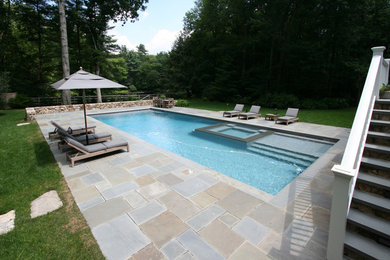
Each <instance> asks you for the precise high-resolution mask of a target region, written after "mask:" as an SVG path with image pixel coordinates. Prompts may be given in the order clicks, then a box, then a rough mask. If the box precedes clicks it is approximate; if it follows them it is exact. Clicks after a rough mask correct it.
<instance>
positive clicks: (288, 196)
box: [87, 107, 347, 207]
mask: <svg viewBox="0 0 390 260" xmlns="http://www.w3.org/2000/svg"><path fill="white" fill-rule="evenodd" d="M147 110H156V111H162V112H169V113H177V114H183V115H189V116H196V117H201V118H206V119H212V120H217V121H222V122H225V123H232V121H231V118H230V120H229V119H227V118H226V117H223V118H216V117H213V116H205V115H196V114H192V113H191V112H183V111H173V109H164V108H156V107H143V108H140V107H137V108H133V109H123V110H120V111H114V112H108V111H103V112H100V111H94V112H92V113H88V114H87V116H89V117H90V118H92V119H94V120H96V121H97V122H99V123H102V124H104V123H103V122H101V121H99V120H97V119H95V118H93V117H91V116H95V115H107V114H116V113H127V112H137V111H147ZM199 110H200V109H199ZM258 119H260V118H258ZM247 121H248V120H247ZM247 121H242V122H241V121H239V122H234V123H236V124H242V125H249V126H256V125H253V124H250V122H247ZM105 125H106V124H105ZM110 127H112V126H110ZM257 127H259V126H257ZM112 128H114V129H116V130H118V131H120V132H122V134H123V135H124V134H128V135H130V134H129V133H127V132H124V131H122V130H120V129H117V128H115V127H112ZM261 128H264V129H267V130H269V131H274V132H281V133H284V134H291V135H298V136H301V137H305V138H312V139H316V140H324V141H328V142H332V143H333V145H332V147H330V148H329V149H328V150H327V151H326V152H325V153H324V154H323V155H322V156H320V157H319V158H318V159H317V160H315V161H314V162H313V163H312V164H311V165H310V166H309V167H308V168H306V170H305V171H303V172H302V173H301V174H299V175H298V176H297V177H296V178H295V179H294V180H292V181H291V182H290V183H289V184H287V185H286V186H285V187H284V188H283V189H281V190H280V191H279V192H278V193H277V194H275V195H272V194H269V193H267V192H265V191H262V190H260V189H257V188H255V187H253V186H251V185H249V184H246V183H243V182H241V181H239V180H236V179H234V178H232V177H230V176H227V175H225V174H223V173H220V172H218V171H215V170H213V169H210V168H208V167H207V166H204V165H201V164H199V163H197V162H194V161H192V160H190V159H187V158H185V157H183V156H181V155H178V154H175V153H173V152H170V151H168V150H165V149H164V148H161V147H159V146H156V145H154V144H151V143H149V142H147V141H144V140H142V139H140V138H138V137H135V136H132V135H131V136H132V137H135V138H137V139H139V140H142V141H143V142H146V143H148V144H150V145H152V146H154V147H155V149H159V150H160V149H161V150H162V151H164V152H165V153H168V154H170V156H172V157H175V158H177V159H178V160H185V161H190V162H192V163H193V164H197V165H199V167H204V168H207V169H208V170H209V171H210V173H211V172H212V173H213V176H214V177H217V178H218V179H219V180H222V181H223V182H225V183H228V184H230V185H234V186H235V187H237V188H238V189H240V190H245V191H246V192H249V193H250V194H251V195H253V196H255V197H256V198H259V199H261V200H263V201H266V202H268V203H270V204H273V205H274V206H277V207H286V206H287V204H289V203H290V202H291V201H293V200H294V199H295V198H296V197H298V196H299V195H300V193H301V192H302V191H303V190H304V188H305V187H306V186H307V185H309V184H310V182H311V181H312V179H313V178H314V177H315V176H316V175H317V174H319V171H320V169H322V168H323V167H324V166H325V165H326V164H327V163H328V162H329V160H330V159H331V158H334V157H335V156H336V155H337V154H339V153H340V152H341V151H343V150H344V146H345V145H346V141H347V140H346V139H343V138H332V137H326V136H321V135H313V134H308V133H299V132H294V131H291V130H285V129H275V128H272V127H265V126H261ZM292 187H294V188H292ZM298 187H299V188H298ZM293 189H294V190H296V191H295V192H293V191H292V190H293ZM293 194H294V195H293Z"/></svg>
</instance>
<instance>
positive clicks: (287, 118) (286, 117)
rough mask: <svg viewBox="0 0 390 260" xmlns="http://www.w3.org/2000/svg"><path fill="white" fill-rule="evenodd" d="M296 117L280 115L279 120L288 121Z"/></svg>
mask: <svg viewBox="0 0 390 260" xmlns="http://www.w3.org/2000/svg"><path fill="white" fill-rule="evenodd" d="M295 118H296V117H295V116H281V117H278V120H281V121H288V120H291V119H295Z"/></svg>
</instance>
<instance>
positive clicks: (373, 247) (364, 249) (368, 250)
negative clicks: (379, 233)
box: [344, 230, 390, 260]
mask: <svg viewBox="0 0 390 260" xmlns="http://www.w3.org/2000/svg"><path fill="white" fill-rule="evenodd" d="M344 245H345V246H346V247H347V248H348V249H350V250H352V251H355V252H358V253H360V254H362V255H363V256H364V257H369V258H374V259H380V260H385V259H386V260H388V259H389V256H390V249H389V248H388V247H386V246H383V245H381V244H378V243H377V242H375V241H374V240H371V239H369V238H366V237H363V236H361V235H359V234H357V233H354V232H351V231H348V230H347V231H346V232H345V240H344Z"/></svg>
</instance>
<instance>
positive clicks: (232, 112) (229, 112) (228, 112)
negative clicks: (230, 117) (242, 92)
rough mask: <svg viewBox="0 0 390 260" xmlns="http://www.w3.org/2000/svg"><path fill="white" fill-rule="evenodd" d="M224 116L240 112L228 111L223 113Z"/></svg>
mask: <svg viewBox="0 0 390 260" xmlns="http://www.w3.org/2000/svg"><path fill="white" fill-rule="evenodd" d="M224 113H225V114H234V113H240V111H237V110H230V111H225V112H224Z"/></svg>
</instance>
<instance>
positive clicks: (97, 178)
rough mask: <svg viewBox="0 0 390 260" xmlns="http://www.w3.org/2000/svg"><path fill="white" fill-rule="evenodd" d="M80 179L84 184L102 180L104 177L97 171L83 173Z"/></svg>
mask: <svg viewBox="0 0 390 260" xmlns="http://www.w3.org/2000/svg"><path fill="white" fill-rule="evenodd" d="M80 179H81V181H82V182H83V183H84V185H86V186H88V185H92V184H95V183H98V182H101V181H104V178H103V177H102V176H101V175H100V174H99V173H98V172H96V173H91V174H88V175H85V176H83V177H81V178H80Z"/></svg>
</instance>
